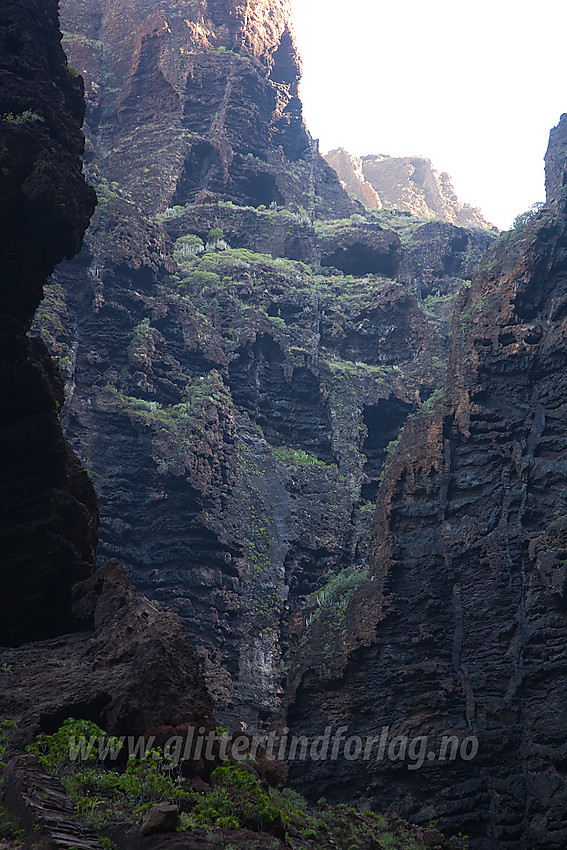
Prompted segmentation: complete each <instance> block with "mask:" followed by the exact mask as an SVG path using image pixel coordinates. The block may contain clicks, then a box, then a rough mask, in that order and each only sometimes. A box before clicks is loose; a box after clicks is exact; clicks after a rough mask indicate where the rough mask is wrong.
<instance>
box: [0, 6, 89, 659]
mask: <svg viewBox="0 0 567 850" xmlns="http://www.w3.org/2000/svg"><path fill="white" fill-rule="evenodd" d="M0 56H1V59H0V115H2V116H3V118H2V120H0V149H1V151H2V154H1V163H0V234H1V235H0V253H1V255H2V263H3V272H2V285H1V291H0V392H1V394H2V400H3V404H2V413H1V415H0V447H1V448H0V464H1V466H2V483H1V485H0V523H1V525H0V550H1V552H2V556H1V567H0V644H7V643H18V642H21V641H23V640H26V639H33V638H43V637H49V636H51V635H56V634H61V633H62V632H64V631H68V630H70V629H71V628H72V627H73V625H75V624H76V623H75V619H74V617H73V615H72V612H71V600H70V592H71V585H72V584H73V583H74V582H75V581H77V580H80V579H83V578H85V577H86V576H87V575H89V573H90V572H91V571H92V570H93V569H94V560H95V556H94V547H95V535H96V528H97V524H98V509H97V503H96V496H95V493H94V490H93V488H92V485H91V484H90V482H89V480H88V478H87V475H86V473H85V472H84V470H83V469H82V468H81V466H80V464H79V461H78V460H77V458H76V456H75V454H74V453H73V452H72V451H71V449H70V447H69V446H68V444H67V443H66V441H65V439H64V437H63V433H62V430H61V426H60V423H59V418H58V412H59V410H60V409H61V407H62V405H63V385H62V381H61V377H60V375H59V373H58V371H57V369H55V368H54V366H53V364H52V362H51V360H50V357H49V355H48V353H47V350H46V348H45V345H44V344H43V342H42V341H41V340H38V339H28V338H27V337H26V332H27V330H28V329H29V327H30V325H31V322H32V318H33V313H34V310H35V308H36V307H37V305H38V304H39V302H40V300H41V297H42V285H43V283H44V282H45V281H46V279H47V277H48V275H49V274H50V273H51V271H52V270H53V267H54V266H55V264H56V263H58V262H60V261H61V260H62V259H63V258H64V257H66V256H67V257H71V256H73V254H75V253H76V252H77V251H78V250H79V249H80V247H81V243H82V238H83V234H84V231H85V228H86V227H87V225H88V222H89V219H90V217H91V215H92V212H93V210H94V205H95V194H94V191H93V190H92V189H91V188H90V187H89V186H87V184H86V182H85V180H84V177H83V175H82V164H81V160H80V156H81V152H82V150H83V136H82V133H81V124H82V120H83V114H84V102H83V88H82V83H81V80H80V79H78V78H76V77H74V76H73V75H72V74H71V72H70V71H69V70H68V69H67V60H66V58H65V54H64V53H63V50H62V49H61V45H60V43H59V28H58V20H57V4H56V3H55V2H47V3H46V2H43V0H42V2H35V0H25V2H17V3H16V2H13V3H11V2H4V3H3V4H2V22H1V24H0Z"/></svg>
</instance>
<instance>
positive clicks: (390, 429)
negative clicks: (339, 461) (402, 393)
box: [361, 398, 413, 502]
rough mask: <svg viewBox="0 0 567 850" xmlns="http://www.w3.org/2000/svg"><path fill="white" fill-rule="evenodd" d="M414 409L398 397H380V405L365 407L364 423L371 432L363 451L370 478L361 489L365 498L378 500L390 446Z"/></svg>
mask: <svg viewBox="0 0 567 850" xmlns="http://www.w3.org/2000/svg"><path fill="white" fill-rule="evenodd" d="M412 410H413V406H412V405H410V404H406V403H405V402H403V401H400V399H397V398H390V399H380V401H378V403H377V404H371V405H368V406H367V407H365V408H364V411H363V422H364V425H365V427H366V431H367V435H366V437H365V439H364V443H363V444H362V451H363V453H364V454H365V455H366V458H367V460H366V463H365V464H364V473H365V475H366V480H365V482H364V484H363V485H362V490H361V498H362V499H363V500H364V501H372V502H373V501H375V499H376V494H377V492H378V488H379V486H380V475H381V473H382V469H383V466H384V460H385V459H386V447H387V446H388V443H390V442H391V441H392V440H395V439H396V438H397V436H398V435H399V433H400V431H401V429H402V427H403V425H404V423H405V421H406V419H407V417H408V416H409V414H410V413H411V412H412Z"/></svg>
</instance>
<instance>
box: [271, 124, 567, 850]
mask: <svg viewBox="0 0 567 850" xmlns="http://www.w3.org/2000/svg"><path fill="white" fill-rule="evenodd" d="M566 123H567V121H566V118H565V116H564V117H563V118H562V120H561V122H560V124H559V126H558V127H557V128H555V130H553V131H552V134H551V140H550V146H549V149H548V153H547V157H546V172H547V181H548V191H549V204H548V205H547V206H546V207H544V208H543V209H542V210H541V211H540V212H539V213H537V214H535V215H534V217H533V218H532V219H531V221H529V222H528V223H527V224H525V226H524V227H523V228H518V229H517V230H516V231H515V232H511V233H510V234H509V235H507V236H505V237H503V238H502V239H500V240H499V241H498V243H497V244H496V246H495V247H494V248H493V249H491V250H490V251H489V252H488V253H487V254H486V255H485V257H484V258H483V260H482V261H481V265H480V268H479V270H478V271H477V272H476V274H475V275H474V277H473V281H472V286H471V287H470V288H469V289H465V290H463V291H462V293H461V294H460V295H459V297H458V300H457V306H456V310H455V316H454V320H453V332H452V343H451V353H450V358H449V366H448V372H447V380H446V384H445V389H444V392H443V394H442V395H439V396H438V397H437V399H436V400H435V402H434V403H432V404H431V405H430V406H429V409H427V408H426V409H424V408H422V410H421V412H420V414H419V415H418V416H416V417H414V418H411V419H410V420H408V423H407V424H406V427H405V429H404V433H403V435H402V438H401V440H400V443H399V446H398V449H397V451H396V453H395V455H394V456H393V459H392V461H391V464H390V466H389V469H388V471H387V473H386V475H385V478H384V481H383V484H382V487H381V488H380V490H379V492H378V496H377V508H376V514H375V520H374V529H373V536H372V544H371V556H370V562H371V564H372V569H371V575H370V579H371V580H369V581H367V582H366V583H364V584H362V586H361V587H360V589H359V590H358V591H357V592H356V593H355V595H354V596H353V597H352V600H351V603H350V606H349V607H348V609H347V611H346V613H345V615H344V623H345V627H344V631H343V633H342V639H341V640H337V641H336V642H334V643H333V642H331V643H330V644H329V641H328V634H329V621H328V620H323V619H322V618H320V620H321V623H320V626H318V627H317V628H318V629H319V631H318V632H317V631H315V630H314V628H313V626H311V628H310V630H309V632H308V636H309V637H308V640H307V641H305V639H304V638H303V637H302V635H304V634H305V632H304V631H302V630H301V629H300V630H299V635H298V640H300V641H301V640H303V642H304V644H306V648H305V653H306V655H305V657H306V663H305V669H304V671H303V673H302V674H301V675H300V674H297V678H296V684H297V690H296V693H295V696H294V697H291V694H289V698H290V699H291V702H290V706H289V709H288V713H287V721H288V725H289V726H290V727H291V729H292V731H294V732H295V733H305V734H309V733H311V734H313V733H314V732H315V728H317V729H324V727H325V725H326V724H327V723H333V724H334V725H335V726H337V727H338V726H340V725H342V724H344V725H346V726H348V729H349V734H350V735H356V734H359V735H364V734H368V730H369V729H370V730H372V731H373V732H375V733H376V732H377V733H378V734H379V733H380V730H381V729H382V727H383V726H388V727H389V735H390V739H389V740H392V739H393V738H394V737H395V736H397V735H402V736H404V735H405V736H407V737H408V739H410V740H412V739H415V738H416V736H428V741H429V744H428V746H427V752H428V753H429V751H430V750H431V751H432V752H433V753H436V752H437V753H438V752H439V751H438V749H437V746H438V743H439V741H440V738H441V737H442V736H443V735H444V734H447V733H449V734H453V735H455V736H456V738H457V739H458V741H459V745H461V744H462V742H463V741H464V740H465V739H466V738H468V737H469V736H475V737H476V739H477V740H478V752H477V754H476V755H475V757H474V758H473V759H472V760H466V759H464V760H463V759H461V758H457V759H456V760H455V761H454V762H453V763H451V764H449V763H445V764H443V763H439V762H438V761H437V760H436V759H435V758H433V759H432V761H429V756H428V755H427V757H426V758H425V760H424V763H423V764H422V765H421V766H420V768H419V769H418V770H415V771H410V770H408V769H407V764H409V761H407V760H406V764H405V766H401V763H400V762H395V760H394V761H392V760H390V759H389V758H388V757H385V758H384V759H383V760H382V761H381V762H379V761H377V760H376V759H374V760H372V761H371V762H364V761H362V760H359V761H358V762H356V761H355V762H348V761H346V760H345V761H342V762H339V763H335V764H334V765H332V766H331V765H330V764H312V765H311V767H310V769H308V770H305V769H302V771H299V770H297V771H295V769H294V768H292V777H293V778H294V779H295V780H296V781H298V782H299V783H300V784H301V785H302V787H304V788H307V787H309V788H311V789H316V791H321V793H323V791H324V793H326V794H328V793H329V789H332V794H333V795H334V796H336V798H337V799H339V798H341V796H342V795H343V794H347V793H348V794H352V795H353V796H359V797H360V798H361V799H369V798H372V799H380V800H382V801H387V802H388V803H389V804H390V805H391V806H393V807H398V808H399V806H400V804H401V805H402V808H403V811H404V812H405V814H406V815H407V816H409V817H410V818H413V819H418V820H423V821H426V820H427V819H428V818H430V817H432V816H433V812H435V818H436V820H437V823H438V824H439V825H441V827H442V828H443V829H444V830H445V831H446V832H447V834H457V833H458V832H459V831H461V832H463V833H467V834H469V835H470V836H471V839H470V843H471V846H473V847H480V848H506V850H512V848H514V850H516V848H523V847H525V848H541V850H544V848H549V847H557V848H559V847H562V846H564V845H565V843H566V842H567V817H566V814H565V813H566V811H567V805H566V798H567V786H566V782H565V762H564V758H565V740H566V736H567V728H566V723H565V711H564V707H563V701H564V700H563V694H564V691H565V687H566V685H567V682H566V677H565V661H566V650H565V646H566V636H567V607H566V588H567V580H566V579H567V560H566V558H567V489H566V487H565V452H566V449H567V430H566V425H565V409H566V405H567V386H566V383H565V378H564V375H565V366H566V360H567V330H566V321H567V320H566V316H567V290H566V287H565V259H566V257H567V206H566V199H565V192H564V189H563V175H564V174H565V162H566V154H565V143H564V140H565V133H566ZM324 641H327V650H326V653H325V652H321V649H320V648H321V645H323V646H325V643H324ZM317 652H319V653H320V657H319V660H318V661H317V662H315V663H313V659H315V658H316V657H317ZM414 763H415V762H414Z"/></svg>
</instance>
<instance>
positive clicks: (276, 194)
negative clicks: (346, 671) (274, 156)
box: [235, 172, 285, 207]
mask: <svg viewBox="0 0 567 850" xmlns="http://www.w3.org/2000/svg"><path fill="white" fill-rule="evenodd" d="M235 184H236V187H237V192H238V194H239V195H240V194H241V195H242V196H243V197H244V198H246V199H247V203H249V204H250V205H251V206H253V207H259V206H265V207H269V206H270V204H273V203H275V204H278V206H283V205H284V203H285V201H284V198H283V196H282V195H281V194H280V191H279V189H278V187H277V184H276V180H275V178H274V176H273V174H267V173H265V172H260V173H256V174H250V173H248V174H245V175H244V176H243V177H242V178H241V179H240V180H235Z"/></svg>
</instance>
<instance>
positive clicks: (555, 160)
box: [545, 113, 567, 203]
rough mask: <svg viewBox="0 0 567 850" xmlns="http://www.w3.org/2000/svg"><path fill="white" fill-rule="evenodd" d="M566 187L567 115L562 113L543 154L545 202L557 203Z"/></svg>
mask: <svg viewBox="0 0 567 850" xmlns="http://www.w3.org/2000/svg"><path fill="white" fill-rule="evenodd" d="M566 185H567V113H563V115H562V116H561V118H560V119H559V124H558V125H557V127H554V128H553V129H552V131H551V133H550V134H549V145H548V146H547V151H546V154H545V192H546V195H547V202H548V203H551V201H557V200H559V198H560V197H561V196H562V195H564V189H565V186H566Z"/></svg>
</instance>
